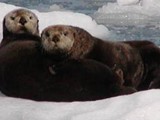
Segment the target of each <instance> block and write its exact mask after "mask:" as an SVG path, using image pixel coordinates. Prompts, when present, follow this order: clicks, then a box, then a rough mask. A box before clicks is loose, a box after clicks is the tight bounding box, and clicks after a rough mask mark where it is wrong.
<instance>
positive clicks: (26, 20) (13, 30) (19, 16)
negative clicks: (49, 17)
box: [3, 9, 39, 38]
mask: <svg viewBox="0 0 160 120" xmlns="http://www.w3.org/2000/svg"><path fill="white" fill-rule="evenodd" d="M38 22H39V21H38V18H37V16H36V15H35V14H34V13H33V12H31V11H29V10H26V9H16V10H14V11H11V12H9V13H8V14H7V15H6V16H5V17H4V20H3V37H4V38H5V37H7V36H9V35H14V34H16V35H20V34H27V35H39V29H38V27H39V26H38Z"/></svg>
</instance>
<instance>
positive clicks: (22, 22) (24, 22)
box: [19, 17, 27, 25]
mask: <svg viewBox="0 0 160 120" xmlns="http://www.w3.org/2000/svg"><path fill="white" fill-rule="evenodd" d="M26 22H27V20H26V19H25V18H24V17H21V18H20V20H19V23H21V24H22V25H24V24H26Z"/></svg>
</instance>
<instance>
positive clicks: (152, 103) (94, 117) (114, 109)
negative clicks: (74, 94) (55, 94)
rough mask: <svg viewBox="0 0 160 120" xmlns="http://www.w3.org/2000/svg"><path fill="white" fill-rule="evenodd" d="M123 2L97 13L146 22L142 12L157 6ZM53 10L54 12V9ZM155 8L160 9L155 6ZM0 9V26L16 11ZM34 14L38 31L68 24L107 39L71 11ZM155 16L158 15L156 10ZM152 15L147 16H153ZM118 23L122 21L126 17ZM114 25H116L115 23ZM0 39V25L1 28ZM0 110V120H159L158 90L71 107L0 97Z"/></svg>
mask: <svg viewBox="0 0 160 120" xmlns="http://www.w3.org/2000/svg"><path fill="white" fill-rule="evenodd" d="M124 1H125V0H123V1H122V0H119V2H118V3H119V4H120V3H121V5H119V4H117V3H110V4H108V5H107V6H103V7H102V8H101V9H99V10H98V12H106V13H110V14H115V16H114V17H117V18H118V17H120V16H117V15H118V13H122V14H125V13H131V12H132V13H136V14H132V15H131V16H130V17H131V18H135V17H139V18H145V17H146V19H148V18H149V17H148V16H145V15H149V14H150V13H148V11H141V10H144V9H146V10H149V9H150V6H152V5H151V3H155V4H156V3H157V2H158V0H157V1H156V2H154V1H155V0H143V2H142V6H141V5H136V2H135V1H136V0H135V1H134V0H128V1H129V2H128V3H127V2H126V1H125V2H124ZM144 1H145V2H144ZM132 4H134V5H132ZM148 4H149V5H148ZM122 6H123V7H122ZM52 7H53V8H54V6H52ZM56 7H57V6H56ZM157 7H159V6H158V5H156V8H157ZM0 8H1V11H0V16H1V17H0V22H1V23H2V20H3V17H4V15H5V14H6V13H8V12H9V11H11V10H13V9H15V8H17V7H16V6H12V5H8V4H4V3H0ZM129 8H130V9H129ZM156 8H154V9H152V10H155V9H156ZM58 9H59V8H58ZM33 11H34V12H35V13H36V14H37V16H38V17H39V19H40V31H42V29H44V27H46V26H48V25H51V24H69V25H75V26H79V27H82V28H84V29H86V30H87V31H89V32H90V33H91V34H92V35H94V36H97V37H100V38H107V37H108V35H110V32H109V31H108V29H107V28H106V27H105V26H103V25H99V24H97V23H96V21H95V20H93V19H92V18H91V17H90V16H87V15H85V14H81V13H74V12H71V11H54V12H49V13H42V12H38V11H36V10H33ZM140 11H141V12H140ZM139 12H140V13H139ZM154 12H157V13H158V10H157V11H154ZM142 13H143V14H142ZM144 13H145V14H144ZM152 13H153V12H152ZM152 13H151V14H150V15H153V16H154V14H152ZM140 14H141V15H142V16H140ZM101 15H102V14H101ZM128 15H129V14H128ZM138 15H139V16H138ZM132 16H133V17H132ZM121 19H123V20H125V16H124V18H121ZM106 22H107V21H106ZM113 22H115V23H118V22H117V21H113ZM125 22H126V21H125ZM128 22H129V21H128ZM1 38H2V24H0V39H1ZM0 108H1V109H0V120H160V114H159V113H160V90H158V89H157V90H148V91H143V92H137V93H135V94H131V95H125V96H118V97H113V98H109V99H103V100H98V101H88V102H70V103H67V102H60V103H58V102H36V101H31V100H25V99H18V98H11V97H7V96H5V95H3V94H1V93H0Z"/></svg>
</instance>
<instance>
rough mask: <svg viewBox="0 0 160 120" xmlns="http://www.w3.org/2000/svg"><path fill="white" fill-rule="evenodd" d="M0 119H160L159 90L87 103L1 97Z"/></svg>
mask: <svg viewBox="0 0 160 120" xmlns="http://www.w3.org/2000/svg"><path fill="white" fill-rule="evenodd" d="M0 108H1V109H0V119H1V120H160V115H159V112H160V90H150V91H144V92H138V93H135V94H132V95H126V96H119V97H114V98H110V99H104V100H98V101H89V102H71V103H63V102H61V103H56V102H35V101H30V100H23V99H16V98H9V97H0Z"/></svg>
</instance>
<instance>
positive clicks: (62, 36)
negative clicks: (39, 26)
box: [41, 25, 74, 53]
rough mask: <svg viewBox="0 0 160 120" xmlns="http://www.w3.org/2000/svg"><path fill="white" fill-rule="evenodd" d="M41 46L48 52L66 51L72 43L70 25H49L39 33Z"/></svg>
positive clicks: (72, 35) (72, 33)
mask: <svg viewBox="0 0 160 120" xmlns="http://www.w3.org/2000/svg"><path fill="white" fill-rule="evenodd" d="M41 38H42V47H43V48H44V49H45V51H47V52H48V53H57V52H60V53H61V52H62V53H63V52H64V53H65V52H68V51H69V50H70V49H71V48H72V46H73V43H74V31H73V29H72V28H71V27H70V26H65V25H56V26H49V27H47V28H46V29H44V30H43V32H42V34H41Z"/></svg>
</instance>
